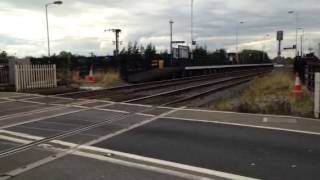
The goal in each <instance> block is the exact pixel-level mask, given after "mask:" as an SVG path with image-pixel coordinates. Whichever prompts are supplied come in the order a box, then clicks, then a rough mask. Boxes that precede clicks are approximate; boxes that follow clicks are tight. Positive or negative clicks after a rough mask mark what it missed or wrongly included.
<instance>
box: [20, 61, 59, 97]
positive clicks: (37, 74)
mask: <svg viewBox="0 0 320 180" xmlns="http://www.w3.org/2000/svg"><path fill="white" fill-rule="evenodd" d="M56 76H57V74H56V66H55V65H15V80H16V91H23V90H30V89H41V88H55V87H57V77H56Z"/></svg>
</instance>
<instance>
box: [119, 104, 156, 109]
mask: <svg viewBox="0 0 320 180" xmlns="http://www.w3.org/2000/svg"><path fill="white" fill-rule="evenodd" d="M119 104H122V105H128V106H138V107H148V108H152V106H151V105H144V104H133V103H119Z"/></svg>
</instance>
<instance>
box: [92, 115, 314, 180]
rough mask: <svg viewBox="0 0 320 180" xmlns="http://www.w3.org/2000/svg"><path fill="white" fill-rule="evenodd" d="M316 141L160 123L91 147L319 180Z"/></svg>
mask: <svg viewBox="0 0 320 180" xmlns="http://www.w3.org/2000/svg"><path fill="white" fill-rule="evenodd" d="M319 140H320V138H319V136H317V135H308V134H300V133H291V132H283V131H276V130H267V129H257V128H248V127H240V126H230V125H221V124H213V123H203V122H191V121H180V120H173V119H160V120H157V121H154V122H152V123H150V124H147V125H145V126H143V127H140V128H137V129H135V130H132V131H130V132H128V133H126V134H123V135H120V136H117V137H114V138H112V139H110V140H107V141H104V142H101V143H98V144H96V145H95V146H96V147H101V148H107V149H112V150H116V151H121V152H126V153H131V154H136V155H141V156H144V157H151V158H156V159H162V160H167V161H171V162H177V163H182V164H188V165H192V166H196V167H202V168H207V169H214V170H218V171H223V172H228V173H233V174H238V175H242V176H247V177H253V178H259V179H275V180H276V179H277V180H294V179H297V180H301V179H308V180H312V179H314V180H318V179H319V178H320V171H319V167H320V143H319V142H320V141H319Z"/></svg>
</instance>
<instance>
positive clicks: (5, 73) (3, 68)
mask: <svg viewBox="0 0 320 180" xmlns="http://www.w3.org/2000/svg"><path fill="white" fill-rule="evenodd" d="M8 84H9V66H8V64H0V85H1V86H2V85H8Z"/></svg>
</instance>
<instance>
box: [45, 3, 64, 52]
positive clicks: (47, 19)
mask: <svg viewBox="0 0 320 180" xmlns="http://www.w3.org/2000/svg"><path fill="white" fill-rule="evenodd" d="M62 3H63V2H62V1H54V2H52V3H48V4H46V6H45V7H46V22H47V41H48V57H50V56H51V54H50V36H49V18H48V7H49V6H50V5H61V4H62Z"/></svg>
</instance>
